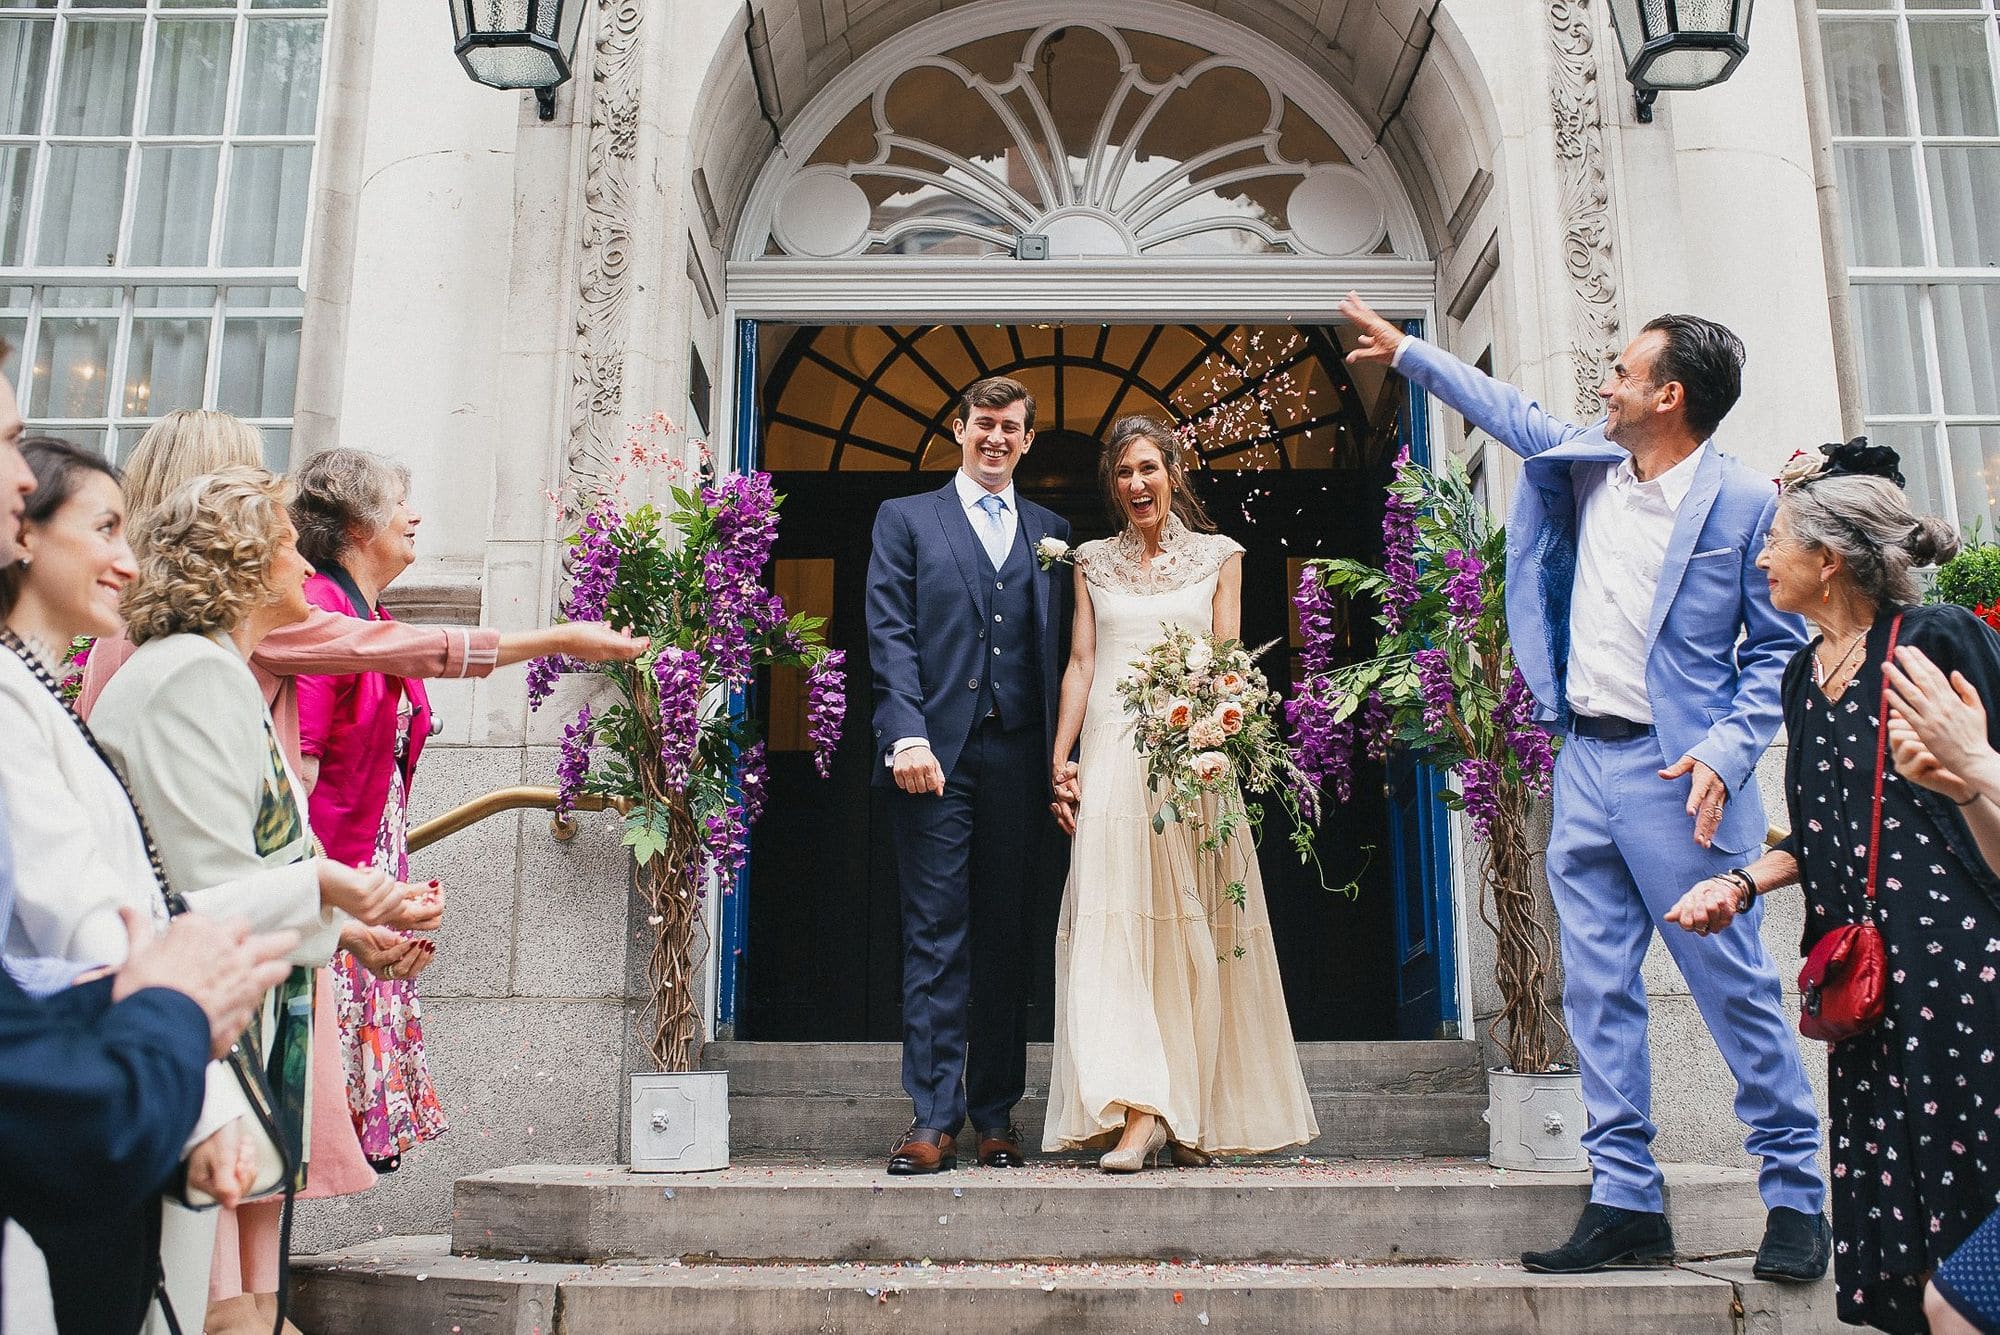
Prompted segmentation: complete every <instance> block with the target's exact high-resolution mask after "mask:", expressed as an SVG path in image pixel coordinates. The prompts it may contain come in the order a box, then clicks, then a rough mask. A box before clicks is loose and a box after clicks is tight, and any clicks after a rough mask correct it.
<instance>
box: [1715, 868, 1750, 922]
mask: <svg viewBox="0 0 2000 1335" xmlns="http://www.w3.org/2000/svg"><path fill="white" fill-rule="evenodd" d="M1722 876H1723V879H1724V880H1729V881H1734V882H1736V884H1738V885H1739V886H1741V887H1743V893H1742V894H1740V895H1738V896H1737V897H1736V911H1737V912H1738V913H1748V912H1749V911H1750V906H1751V905H1752V904H1754V903H1756V902H1757V881H1756V878H1755V877H1753V876H1751V875H1750V872H1749V870H1748V869H1747V868H1743V867H1731V868H1730V869H1729V870H1728V871H1726V872H1724V873H1722Z"/></svg>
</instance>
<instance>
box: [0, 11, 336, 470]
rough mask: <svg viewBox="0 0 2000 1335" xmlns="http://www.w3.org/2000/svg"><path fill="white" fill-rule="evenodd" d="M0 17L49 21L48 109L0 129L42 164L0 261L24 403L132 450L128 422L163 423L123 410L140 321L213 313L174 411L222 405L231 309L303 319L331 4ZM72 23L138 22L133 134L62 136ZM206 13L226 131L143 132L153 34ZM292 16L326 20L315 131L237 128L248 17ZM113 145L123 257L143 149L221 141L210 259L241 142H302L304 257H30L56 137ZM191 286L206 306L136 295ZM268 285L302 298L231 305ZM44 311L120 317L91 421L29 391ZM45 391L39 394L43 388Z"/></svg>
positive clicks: (282, 426)
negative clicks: (98, 261) (23, 123)
mask: <svg viewBox="0 0 2000 1335" xmlns="http://www.w3.org/2000/svg"><path fill="white" fill-rule="evenodd" d="M0 17H4V18H8V19H26V20H32V21H36V22H44V23H47V24H49V26H50V28H51V37H50V43H49V60H48V78H47V84H46V86H45V87H44V88H43V90H42V99H43V101H42V113H41V121H40V125H39V126H38V127H37V130H36V132H35V133H33V134H25V135H0V148H22V147H25V148H28V149H30V150H31V151H32V152H33V153H34V154H35V161H34V165H33V168H32V170H31V172H30V176H29V185H28V198H27V201H26V204H25V207H24V217H25V221H26V229H25V234H24V236H23V237H22V244H21V258H22V259H23V260H24V261H25V262H24V263H22V264H19V265H0V319H6V320H8V321H16V320H18V321H21V322H23V324H24V326H25V333H24V337H22V338H21V339H20V340H19V342H20V344H21V346H19V347H17V348H16V349H15V350H14V358H15V364H16V366H17V367H18V368H19V370H18V373H17V374H18V376H19V377H20V378H21V380H22V382H23V383H22V385H21V388H22V390H23V391H24V400H27V401H26V407H27V408H28V409H29V411H30V414H31V416H30V419H29V420H30V422H31V424H32V426H33V428H34V429H36V430H43V431H49V432H52V433H54V434H58V435H60V434H64V433H66V432H75V431H90V432H103V433H104V437H105V442H106V447H107V450H108V451H109V452H112V453H116V452H117V451H118V449H119V447H120V445H121V444H122V445H127V446H129V444H130V440H129V439H127V438H126V436H125V435H124V432H125V429H127V428H138V427H144V426H146V425H148V424H150V423H151V422H152V421H154V420H157V418H158V415H159V414H158V412H157V411H154V406H153V405H152V404H150V403H148V404H147V405H145V408H144V410H142V411H139V412H132V413H128V412H126V411H125V402H124V390H125V379H126V370H127V367H128V362H129V357H130V352H131V339H132V332H133V323H134V319H135V314H136V315H138V318H155V317H158V318H167V319H171V318H176V317H178V318H183V319H199V318H206V319H207V320H208V321H209V327H208V347H207V360H206V363H205V369H204V372H203V378H202V398H201V402H200V403H199V404H175V405H169V406H171V407H205V408H213V407H216V406H217V405H218V402H219V399H220V395H221V374H222V357H223V335H224V330H225V327H226V326H225V321H226V320H227V319H228V318H229V317H230V316H232V315H233V316H234V317H235V318H236V319H237V320H239V321H240V320H244V319H249V318H255V312H257V311H267V312H269V313H270V314H271V315H273V316H288V317H296V318H298V319H299V320H300V321H301V322H303V319H304V313H305V273H306V268H307V265H308V264H309V263H310V262H311V255H310V244H311V237H312V218H311V210H312V203H313V200H314V199H315V198H316V194H317V192H316V189H315V187H316V184H317V179H318V175H319V171H320V160H319V152H318V146H319V134H320V128H321V126H322V124H323V123H324V119H325V110H326V98H327V79H326V51H327V47H326V45H325V42H326V38H327V35H328V29H329V28H330V27H331V23H332V16H331V6H330V5H329V4H327V3H318V4H307V5H289V4H286V5H269V4H265V5H259V4H256V3H254V0H212V2H210V3H199V4H198V6H197V5H189V4H182V5H172V4H168V3H163V0H143V3H132V4H126V5H107V4H101V3H100V4H91V3H88V2H87V0H57V3H56V4H55V5H53V6H51V7H49V8H20V9H11V8H10V9H0ZM72 19H124V20H128V21H135V22H138V23H141V24H142V25H143V31H142V33H141V37H140V50H139V62H138V69H137V84H136V89H135V92H134V105H133V111H132V124H131V125H130V126H129V127H128V128H127V130H126V132H125V133H123V134H117V135H99V136H90V135H76V134H58V133H56V132H55V130H54V126H55V116H56V106H57V102H58V99H59V96H60V92H61V83H62V68H63V56H64V51H65V48H66V46H67V44H68V38H69V34H70V22H69V21H70V20H72ZM180 19H207V20H210V21H214V22H225V21H226V22H228V23H229V24H230V25H231V29H232V31H231V37H230V63H229V80H228V86H227V89H226V91H225V94H224V102H223V112H222V129H221V131H220V132H219V133H217V134H212V135H186V134H179V135H168V134H150V133H146V132H145V130H144V128H142V127H144V126H145V120H146V116H147V114H148V112H147V108H148V101H149V98H150V93H151V84H152V67H153V58H154V50H155V47H156V45H157V42H158V34H159V23H160V21H162V20H166V21H170V22H171V21H174V20H180ZM288 19H315V20H318V21H319V23H320V24H321V30H320V31H321V43H322V45H321V67H320V69H321V72H320V80H319V88H318V100H317V102H316V103H315V106H314V111H313V129H312V132H311V133H310V134H302V135H279V134H245V133H239V132H238V131H237V130H236V128H235V127H236V119H237V114H238V111H239V109H240V106H241V102H242V96H243V81H244V77H245V64H246V58H247V54H248V45H249V37H250V31H251V23H252V22H253V21H282V20H288ZM85 144H88V145H117V146H119V147H122V148H123V149H124V150H125V152H126V158H125V191H124V197H123V204H122V208H121V213H120V218H119V226H118V251H117V254H118V257H119V258H120V259H121V260H122V259H123V258H124V256H125V255H126V254H127V253H129V248H130V246H131V244H132V237H131V231H132V221H133V214H134V211H135V209H136V208H137V205H138V173H139V164H140V161H141V158H142V156H143V154H142V151H141V150H143V149H146V148H172V147H210V146H215V147H217V148H219V149H220V150H222V151H220V152H219V154H218V158H219V161H218V163H217V166H216V179H215V194H214V198H213V201H212V209H211V214H210V219H209V238H208V250H207V257H208V259H209V260H211V261H213V260H216V259H218V258H219V257H220V255H221V247H222V233H223V227H224V224H225V222H226V220H227V217H228V203H229V185H230V182H229V173H230V169H231V167H232V166H233V165H234V162H235V153H234V150H236V149H239V148H266V147H268V148H305V149H307V150H309V151H310V152H311V154H312V166H311V168H310V170H309V171H308V173H307V179H306V183H305V187H304V188H305V190H306V209H307V216H306V225H305V230H304V236H305V240H304V242H302V244H301V249H300V254H299V261H298V263H297V264H296V265H286V266H279V267H258V266H244V265H236V266H230V265H222V264H217V263H203V264H200V265H187V266H170V267H169V266H151V267H142V266H133V265H126V264H122V263H116V264H110V265H101V266H99V265H41V264H37V263H35V256H36V254H37V253H38V251H39V248H40V245H41V232H42V223H43V216H42V215H43V212H44V210H43V207H42V199H43V194H44V192H45V190H46V188H47V177H48V171H49V163H50V159H51V156H52V154H51V152H50V149H51V148H52V147H54V146H61V145H85ZM159 287H185V288H213V289H214V293H215V295H214V298H213V300H212V301H211V302H210V303H208V304H207V305H205V306H173V307H151V306H147V307H141V306H139V305H138V300H137V294H138V291H139V289H141V288H159ZM246 287H264V288H287V287H289V288H293V289H296V290H297V292H298V301H297V303H296V305H285V306H269V307H261V306H259V307H245V306H237V307H231V306H229V305H228V302H227V296H228V291H229V289H231V288H246ZM19 288H27V289H29V300H28V303H27V305H26V306H21V305H18V304H15V303H13V302H12V301H11V300H10V297H11V290H13V289H19ZM60 288H93V289H99V290H105V289H120V294H119V299H118V301H117V303H116V304H115V305H111V304H107V305H102V306H88V307H55V306H52V305H51V304H50V303H49V301H48V296H49V293H51V292H52V291H54V290H56V289H60ZM45 313H54V314H55V318H64V316H65V315H67V314H72V313H73V314H75V315H77V316H85V317H92V318H109V317H111V316H113V315H114V314H115V316H116V319H117V332H116V334H115V335H114V339H113V342H112V345H111V357H110V364H109V365H108V366H106V367H105V373H106V375H107V377H108V380H109V384H108V385H107V387H106V391H105V399H106V406H105V412H104V413H103V414H101V415H99V416H95V417H59V416H51V415H49V414H48V413H46V412H44V411H42V409H44V408H45V407H46V406H47V405H45V404H44V403H42V402H41V401H40V399H41V397H42V395H40V394H34V393H33V392H32V389H31V386H32V380H33V376H34V368H35V362H36V358H37V356H38V354H39V347H38V344H39V342H40V340H41V333H42V321H43V317H44V314H45ZM46 392H47V390H46V389H44V390H43V394H46ZM244 420H245V421H247V422H249V423H251V424H252V425H254V426H257V427H259V428H260V429H261V428H272V429H276V430H282V431H285V432H287V433H289V431H290V429H291V427H292V424H293V418H292V415H291V414H290V413H289V412H288V413H286V414H285V415H284V416H268V415H263V416H246V417H245V418H244Z"/></svg>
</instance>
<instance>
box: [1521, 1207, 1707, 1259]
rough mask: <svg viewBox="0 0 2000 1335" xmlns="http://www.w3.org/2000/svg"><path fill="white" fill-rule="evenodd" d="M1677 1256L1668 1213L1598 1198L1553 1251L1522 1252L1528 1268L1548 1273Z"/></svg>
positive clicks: (1585, 1209) (1586, 1208) (1522, 1257)
mask: <svg viewBox="0 0 2000 1335" xmlns="http://www.w3.org/2000/svg"><path fill="white" fill-rule="evenodd" d="M1673 1259H1674V1231H1673V1229H1671V1228H1669V1227H1668V1226H1667V1217H1666V1216H1665V1215H1663V1214H1655V1213H1653V1212H1651V1211H1647V1210H1621V1209H1619V1208H1618V1207H1617V1206H1615V1205H1599V1204H1597V1202H1595V1201H1592V1202H1591V1203H1590V1204H1589V1205H1586V1206H1584V1207H1583V1214H1582V1216H1581V1217H1580V1218H1579V1219H1578V1220H1577V1221H1576V1232H1574V1233H1572V1234H1570V1237H1569V1241H1568V1242H1565V1243H1564V1244H1563V1245H1562V1246H1560V1247H1557V1248H1554V1249H1553V1250H1550V1251H1545V1252H1523V1253H1521V1264H1522V1265H1523V1266H1524V1267H1525V1268H1527V1269H1529V1270H1533V1271H1536V1272H1538V1273H1540V1274H1544V1275H1581V1274H1583V1273H1585V1272H1586V1271H1591V1270H1602V1269H1604V1268H1605V1267H1606V1266H1612V1265H1638V1266H1646V1265H1667V1264H1670V1263H1671V1262H1672V1261H1673Z"/></svg>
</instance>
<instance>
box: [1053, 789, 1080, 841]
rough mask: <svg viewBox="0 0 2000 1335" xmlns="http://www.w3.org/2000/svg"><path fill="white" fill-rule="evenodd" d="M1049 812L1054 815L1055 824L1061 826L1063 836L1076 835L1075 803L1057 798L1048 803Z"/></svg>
mask: <svg viewBox="0 0 2000 1335" xmlns="http://www.w3.org/2000/svg"><path fill="white" fill-rule="evenodd" d="M1049 810H1050V811H1052V812H1054V813H1055V818H1056V824H1058V825H1060V826H1062V832H1063V833H1064V834H1067V835H1074V834H1075V833H1076V803H1074V802H1068V801H1064V800H1063V799H1062V798H1057V799H1056V800H1055V801H1053V802H1051V803H1049Z"/></svg>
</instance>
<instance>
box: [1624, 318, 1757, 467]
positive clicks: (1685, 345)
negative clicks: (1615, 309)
mask: <svg viewBox="0 0 2000 1335" xmlns="http://www.w3.org/2000/svg"><path fill="white" fill-rule="evenodd" d="M1655 331H1657V332H1659V333H1661V334H1664V335H1665V336H1666V341H1665V342H1664V343H1662V344H1661V346H1660V353H1659V355H1658V356H1657V357H1655V358H1653V370H1652V380H1653V384H1654V385H1655V386H1659V385H1665V384H1668V383H1670V382H1672V381H1679V382H1680V386H1681V390H1682V391H1683V393H1685V395H1686V396H1687V423H1688V427H1689V429H1690V430H1692V431H1693V432H1694V433H1695V434H1696V435H1698V436H1701V437H1703V438H1704V439H1705V438H1707V437H1708V436H1711V435H1713V434H1714V433H1715V428H1717V427H1718V426H1721V425H1722V419H1723V418H1725V417H1727V416H1729V410H1730V409H1731V408H1734V407H1735V406H1736V400H1737V399H1738V398H1740V397H1742V394H1743V340H1742V339H1740V338H1738V337H1736V335H1735V334H1734V333H1732V332H1730V330H1729V329H1727V328H1726V327H1724V326H1722V325H1719V324H1717V323H1716V322H1715V321H1713V320H1704V319H1702V318H1701V317H1700V316H1699V315H1660V316H1655V317H1654V318H1653V319H1651V320H1648V321H1647V322H1646V329H1645V332H1646V333H1653V332H1655Z"/></svg>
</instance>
